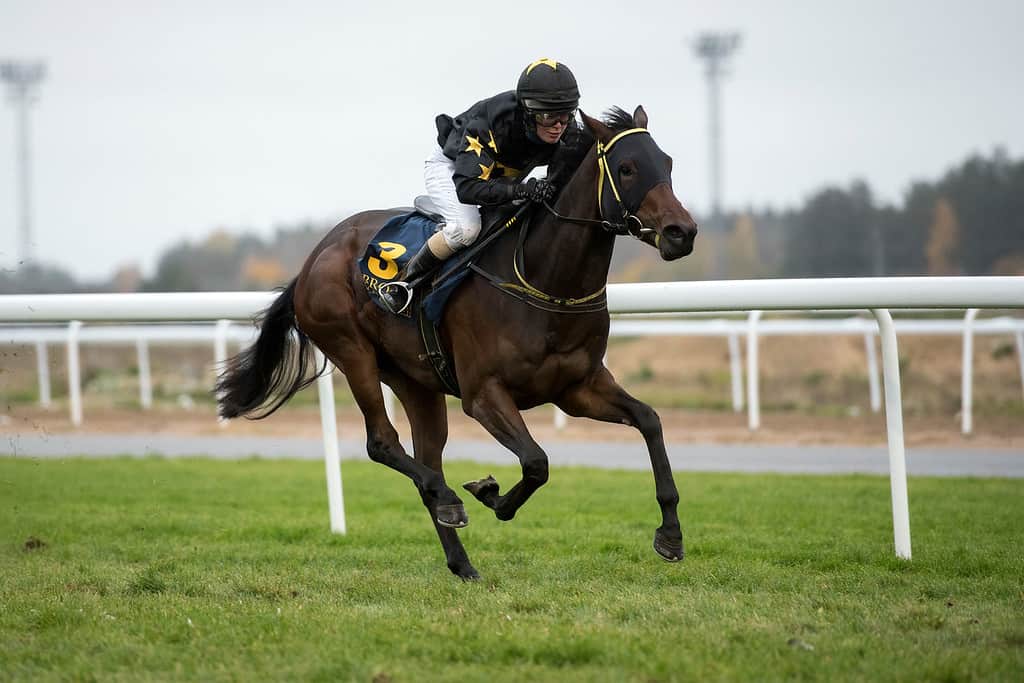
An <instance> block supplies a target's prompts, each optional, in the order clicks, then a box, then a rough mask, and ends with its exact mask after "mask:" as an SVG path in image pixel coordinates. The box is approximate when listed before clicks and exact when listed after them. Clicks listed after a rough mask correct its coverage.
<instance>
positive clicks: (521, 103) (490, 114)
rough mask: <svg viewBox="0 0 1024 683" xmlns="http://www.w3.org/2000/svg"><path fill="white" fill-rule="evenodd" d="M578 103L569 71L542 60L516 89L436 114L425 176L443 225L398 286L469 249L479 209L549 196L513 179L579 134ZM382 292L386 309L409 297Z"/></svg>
mask: <svg viewBox="0 0 1024 683" xmlns="http://www.w3.org/2000/svg"><path fill="white" fill-rule="evenodd" d="M579 100H580V91H579V88H578V87H577V85H576V78H575V77H574V76H573V75H572V71H570V70H569V68H568V67H567V66H566V65H565V64H562V63H560V62H556V61H555V60H553V59H547V58H543V59H538V60H537V61H535V62H532V63H531V64H529V65H528V66H527V67H526V68H525V69H524V70H523V73H522V74H521V75H520V76H519V82H518V84H517V85H516V89H515V90H514V91H511V90H510V91H507V92H503V93H500V94H498V95H495V96H494V97H490V98H488V99H486V100H481V101H479V102H477V103H476V104H474V105H473V106H472V107H470V108H469V109H468V110H466V111H465V112H463V113H462V114H459V115H458V116H457V117H455V118H454V119H453V118H452V117H450V116H448V115H447V114H441V115H440V116H438V117H437V119H436V124H437V144H436V145H435V146H434V150H433V152H432V153H431V154H430V156H429V157H428V158H427V160H426V163H425V168H424V173H423V175H424V180H425V182H426V188H427V194H428V195H429V196H430V199H432V200H433V202H434V206H435V207H436V210H437V211H438V213H440V214H441V215H442V216H443V217H444V223H443V224H441V229H440V230H439V231H438V232H436V233H434V234H433V235H432V236H431V237H430V239H428V240H427V243H426V244H425V245H423V248H422V249H420V251H419V252H418V253H417V254H416V255H414V256H413V257H412V258H411V259H410V260H409V263H408V265H407V266H406V269H405V272H404V273H403V274H402V275H401V276H400V282H401V285H405V283H407V282H409V281H411V280H415V279H416V278H417V277H419V276H420V275H423V274H424V273H427V272H430V271H431V270H433V269H434V268H436V267H438V266H439V265H440V264H441V263H443V262H444V260H445V259H447V258H448V257H449V256H451V255H452V254H454V253H455V252H456V251H458V250H460V249H462V248H464V247H467V246H469V245H470V244H472V243H473V241H474V240H476V237H477V235H478V234H479V233H480V208H479V207H481V206H496V205H499V204H505V203H507V202H511V201H514V200H517V199H528V200H530V201H534V202H544V201H549V200H551V199H552V198H553V197H554V194H555V188H554V186H552V185H551V183H549V182H548V181H546V180H542V179H537V178H530V179H529V180H527V181H526V182H519V180H520V179H521V178H523V177H525V176H526V174H528V173H529V172H530V170H532V169H533V168H535V167H537V166H543V165H546V164H547V163H548V162H549V161H551V158H552V156H554V153H555V151H556V150H557V149H558V147H559V143H560V142H562V141H563V140H564V139H565V137H566V133H567V131H572V132H573V133H575V132H576V131H577V123H576V116H575V114H576V108H577V107H578V106H579ZM380 293H381V298H382V299H383V300H384V303H385V304H386V305H387V307H388V308H390V309H391V310H392V311H400V310H402V309H403V308H404V307H405V306H406V305H407V303H408V297H409V296H410V295H411V293H410V291H409V289H408V287H407V286H392V287H382V288H381V290H380Z"/></svg>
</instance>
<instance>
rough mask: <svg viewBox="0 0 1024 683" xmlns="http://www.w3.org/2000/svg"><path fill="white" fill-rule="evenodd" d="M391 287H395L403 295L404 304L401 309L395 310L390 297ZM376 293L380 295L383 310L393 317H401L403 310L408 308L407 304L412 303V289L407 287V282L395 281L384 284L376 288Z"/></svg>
mask: <svg viewBox="0 0 1024 683" xmlns="http://www.w3.org/2000/svg"><path fill="white" fill-rule="evenodd" d="M392 287H397V288H398V289H399V290H400V291H402V292H403V293H404V294H405V303H404V304H402V306H401V308H399V309H398V310H395V308H394V306H393V304H392V301H391V296H393V295H392V294H391V293H390V292H389V290H390V289H391V288H392ZM377 293H378V294H380V300H381V302H382V303H383V304H384V308H386V309H388V311H390V312H391V313H393V314H394V315H401V314H402V313H404V312H405V309H407V308H409V304H411V303H412V287H410V286H409V283H408V282H404V281H402V280H396V281H395V282H385V283H384V284H382V285H380V286H379V287H377Z"/></svg>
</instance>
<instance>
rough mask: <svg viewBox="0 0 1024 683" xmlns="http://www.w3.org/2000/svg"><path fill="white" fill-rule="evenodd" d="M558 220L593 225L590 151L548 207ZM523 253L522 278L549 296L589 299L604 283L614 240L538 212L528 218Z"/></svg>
mask: <svg viewBox="0 0 1024 683" xmlns="http://www.w3.org/2000/svg"><path fill="white" fill-rule="evenodd" d="M554 209H555V211H557V212H558V213H559V214H561V215H563V216H572V217H573V218H587V219H591V220H599V219H600V217H601V214H600V210H599V209H598V204H597V156H596V154H595V151H594V150H593V149H591V151H590V152H589V153H588V154H587V156H586V157H585V158H584V160H583V162H582V163H581V164H580V166H579V168H578V169H577V171H576V173H574V174H573V176H572V178H571V179H570V180H569V182H568V183H567V184H566V186H565V188H564V189H563V190H562V192H561V193H560V195H559V198H558V201H557V202H556V203H555V205H554ZM534 221H535V224H534V225H533V226H532V227H531V228H530V234H529V238H528V239H527V240H526V245H525V247H524V254H523V257H524V265H525V267H526V272H525V273H522V275H523V277H524V278H526V280H527V281H528V282H529V283H530V284H531V285H533V286H534V287H537V288H538V289H540V290H541V291H544V292H546V293H548V294H552V295H555V296H564V297H570V296H572V297H580V296H585V295H587V294H591V293H593V292H595V291H597V290H599V289H600V288H601V287H603V286H604V284H605V283H606V282H607V281H608V268H609V266H610V265H611V260H612V247H614V245H615V237H614V235H612V234H611V233H608V232H605V231H604V230H602V229H601V226H599V225H597V224H594V223H573V222H568V221H562V220H559V219H558V218H556V217H555V216H553V215H551V214H550V213H549V212H547V211H546V210H544V209H539V210H538V211H537V213H536V214H535V215H534Z"/></svg>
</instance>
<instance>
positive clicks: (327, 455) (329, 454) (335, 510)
mask: <svg viewBox="0 0 1024 683" xmlns="http://www.w3.org/2000/svg"><path fill="white" fill-rule="evenodd" d="M313 354H314V356H313V357H314V363H315V364H316V365H317V366H319V365H320V364H321V363H323V362H324V355H323V354H322V353H321V352H320V349H317V348H314V349H313ZM333 374H334V365H333V364H332V363H331V362H330V361H327V364H326V369H325V370H324V372H323V374H321V375H320V376H319V377H317V380H316V388H317V394H318V395H319V398H320V426H321V428H322V430H323V436H324V466H325V467H326V468H327V508H328V511H329V512H330V517H331V531H332V532H333V533H336V534H344V533H345V496H344V493H343V491H342V487H341V455H340V453H339V452H338V422H337V415H336V414H335V410H334V384H333V382H332V380H331V376H332V375H333Z"/></svg>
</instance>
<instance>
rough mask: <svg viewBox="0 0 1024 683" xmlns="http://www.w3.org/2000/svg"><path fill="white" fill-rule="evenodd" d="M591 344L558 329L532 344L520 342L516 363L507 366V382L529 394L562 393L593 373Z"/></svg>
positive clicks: (516, 353)
mask: <svg viewBox="0 0 1024 683" xmlns="http://www.w3.org/2000/svg"><path fill="white" fill-rule="evenodd" d="M591 347H592V345H591V344H587V343H585V342H583V343H581V341H580V340H575V341H573V340H567V339H566V338H565V337H563V336H561V335H559V334H557V333H556V332H548V333H545V334H544V335H543V336H541V337H539V338H537V339H535V340H534V341H533V342H532V343H523V344H517V345H516V347H515V353H514V355H513V357H514V360H513V362H511V363H508V364H507V365H506V366H505V370H506V377H505V381H506V384H507V385H508V386H511V387H516V388H518V389H520V390H522V391H523V393H528V394H535V395H541V396H548V395H552V394H557V393H560V392H561V391H563V390H564V389H565V388H566V387H567V386H569V385H571V384H575V383H577V382H579V381H580V380H582V379H583V378H585V377H587V376H588V375H589V374H590V373H591V372H593V366H594V363H595V352H594V349H593V348H591ZM597 362H600V358H599V357H598V358H597Z"/></svg>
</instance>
